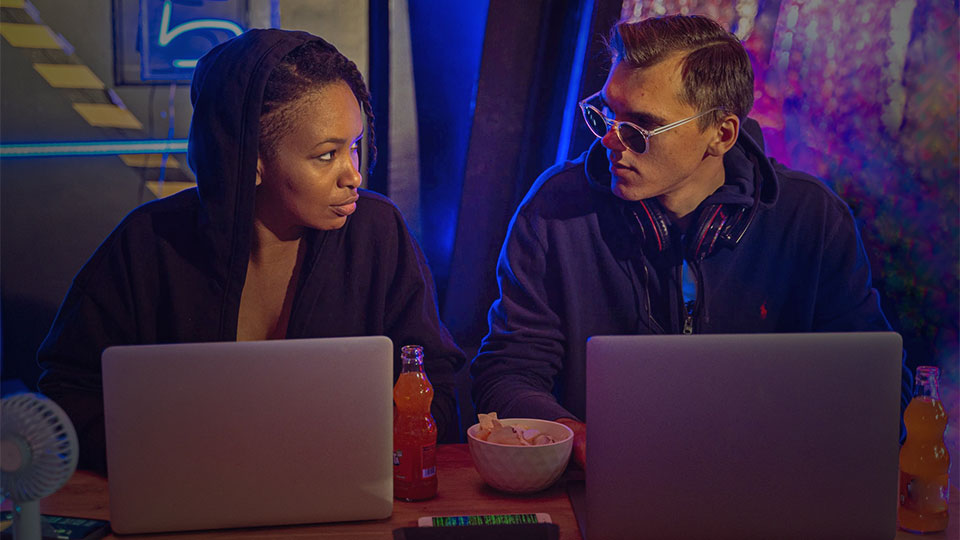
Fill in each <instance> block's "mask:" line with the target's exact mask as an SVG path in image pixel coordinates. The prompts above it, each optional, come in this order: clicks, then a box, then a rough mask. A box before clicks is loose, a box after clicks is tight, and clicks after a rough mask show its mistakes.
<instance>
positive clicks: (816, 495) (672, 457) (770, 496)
mask: <svg viewBox="0 0 960 540" xmlns="http://www.w3.org/2000/svg"><path fill="white" fill-rule="evenodd" d="M901 351H902V342H901V338H900V336H899V335H898V334H896V333H892V332H884V333H832V334H825V333H819V334H762V335H760V334H756V335H694V336H685V335H669V336H598V337H592V338H590V339H589V340H588V342H587V415H588V417H589V418H588V422H587V425H588V430H587V450H588V451H587V467H586V469H587V470H586V500H585V506H586V534H585V536H586V538H587V540H596V539H604V540H615V539H620V538H624V539H626V538H629V539H636V538H657V539H669V538H684V539H689V538H711V539H717V538H736V539H748V538H777V539H787V538H804V539H818V538H838V539H839V538H844V539H854V538H860V539H874V538H875V539H890V538H893V537H894V536H895V534H896V509H897V482H898V476H897V464H898V452H899V445H898V442H899V428H900V381H901Z"/></svg>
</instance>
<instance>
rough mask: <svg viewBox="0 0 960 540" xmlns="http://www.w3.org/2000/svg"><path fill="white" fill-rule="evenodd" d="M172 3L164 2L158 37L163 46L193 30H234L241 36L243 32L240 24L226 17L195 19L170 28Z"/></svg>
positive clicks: (169, 1) (168, 0)
mask: <svg viewBox="0 0 960 540" xmlns="http://www.w3.org/2000/svg"><path fill="white" fill-rule="evenodd" d="M172 3H173V2H172V1H171V0H165V1H164V2H163V14H162V15H160V37H159V38H158V39H157V43H159V44H160V46H161V47H166V46H167V44H169V43H170V42H171V41H173V38H175V37H177V36H179V35H180V34H184V33H186V32H189V31H191V30H202V29H205V28H216V29H219V30H226V31H228V32H233V35H235V36H239V35H240V34H242V33H243V28H240V25H238V24H237V23H235V22H233V21H228V20H226V19H194V20H192V21H190V22H185V23H183V24H181V25H178V26H176V27H174V28H173V30H170V29H169V28H170V10H171V9H173V7H172Z"/></svg>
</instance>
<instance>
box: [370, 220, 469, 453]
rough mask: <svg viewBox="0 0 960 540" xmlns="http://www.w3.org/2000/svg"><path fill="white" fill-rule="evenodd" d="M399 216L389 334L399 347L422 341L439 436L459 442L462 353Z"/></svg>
mask: <svg viewBox="0 0 960 540" xmlns="http://www.w3.org/2000/svg"><path fill="white" fill-rule="evenodd" d="M397 222H398V229H399V231H398V243H399V246H398V249H399V251H398V257H397V258H398V260H397V267H396V273H395V274H394V276H393V280H392V283H391V286H390V301H389V302H388V303H387V314H386V319H385V326H386V329H387V335H388V336H389V337H390V338H391V339H392V340H393V342H394V346H395V347H396V348H397V350H399V348H400V347H401V346H403V345H421V346H423V355H424V360H423V364H424V371H426V373H427V378H428V379H430V383H431V385H433V392H434V393H433V403H432V405H431V407H430V412H431V413H432V414H433V418H434V420H435V421H436V423H437V440H438V441H439V442H459V440H460V413H459V409H458V407H457V397H456V378H455V376H456V373H457V372H458V371H459V370H460V368H461V367H463V364H464V362H465V361H466V359H465V357H464V354H463V351H461V350H460V348H459V347H458V346H457V344H456V343H455V342H454V340H453V337H452V336H451V335H450V332H449V331H448V330H447V328H446V326H444V324H443V323H442V322H441V321H440V315H439V310H438V308H437V297H436V288H435V285H434V282H433V276H432V274H431V273H430V267H429V266H428V265H427V260H426V257H424V255H423V252H422V251H421V250H420V246H418V245H417V242H416V240H415V239H414V238H413V236H411V235H410V232H409V231H408V230H407V228H406V224H405V223H404V222H403V218H401V217H400V216H399V215H398V216H397Z"/></svg>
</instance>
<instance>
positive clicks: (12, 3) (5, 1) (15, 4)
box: [0, 0, 23, 9]
mask: <svg viewBox="0 0 960 540" xmlns="http://www.w3.org/2000/svg"><path fill="white" fill-rule="evenodd" d="M5 7H7V8H19V9H23V0H0V8H5Z"/></svg>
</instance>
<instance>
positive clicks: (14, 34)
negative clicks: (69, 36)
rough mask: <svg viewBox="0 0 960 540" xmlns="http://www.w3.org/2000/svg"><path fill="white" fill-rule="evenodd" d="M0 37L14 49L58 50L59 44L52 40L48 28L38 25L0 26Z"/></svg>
mask: <svg viewBox="0 0 960 540" xmlns="http://www.w3.org/2000/svg"><path fill="white" fill-rule="evenodd" d="M0 35H2V36H3V37H4V38H5V39H6V40H7V41H9V42H10V44H11V45H13V46H14V47H24V48H27V49H59V48H60V44H59V43H57V40H56V39H54V37H53V33H52V32H51V31H50V29H49V28H47V27H46V26H43V25H40V24H19V23H2V24H0Z"/></svg>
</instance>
